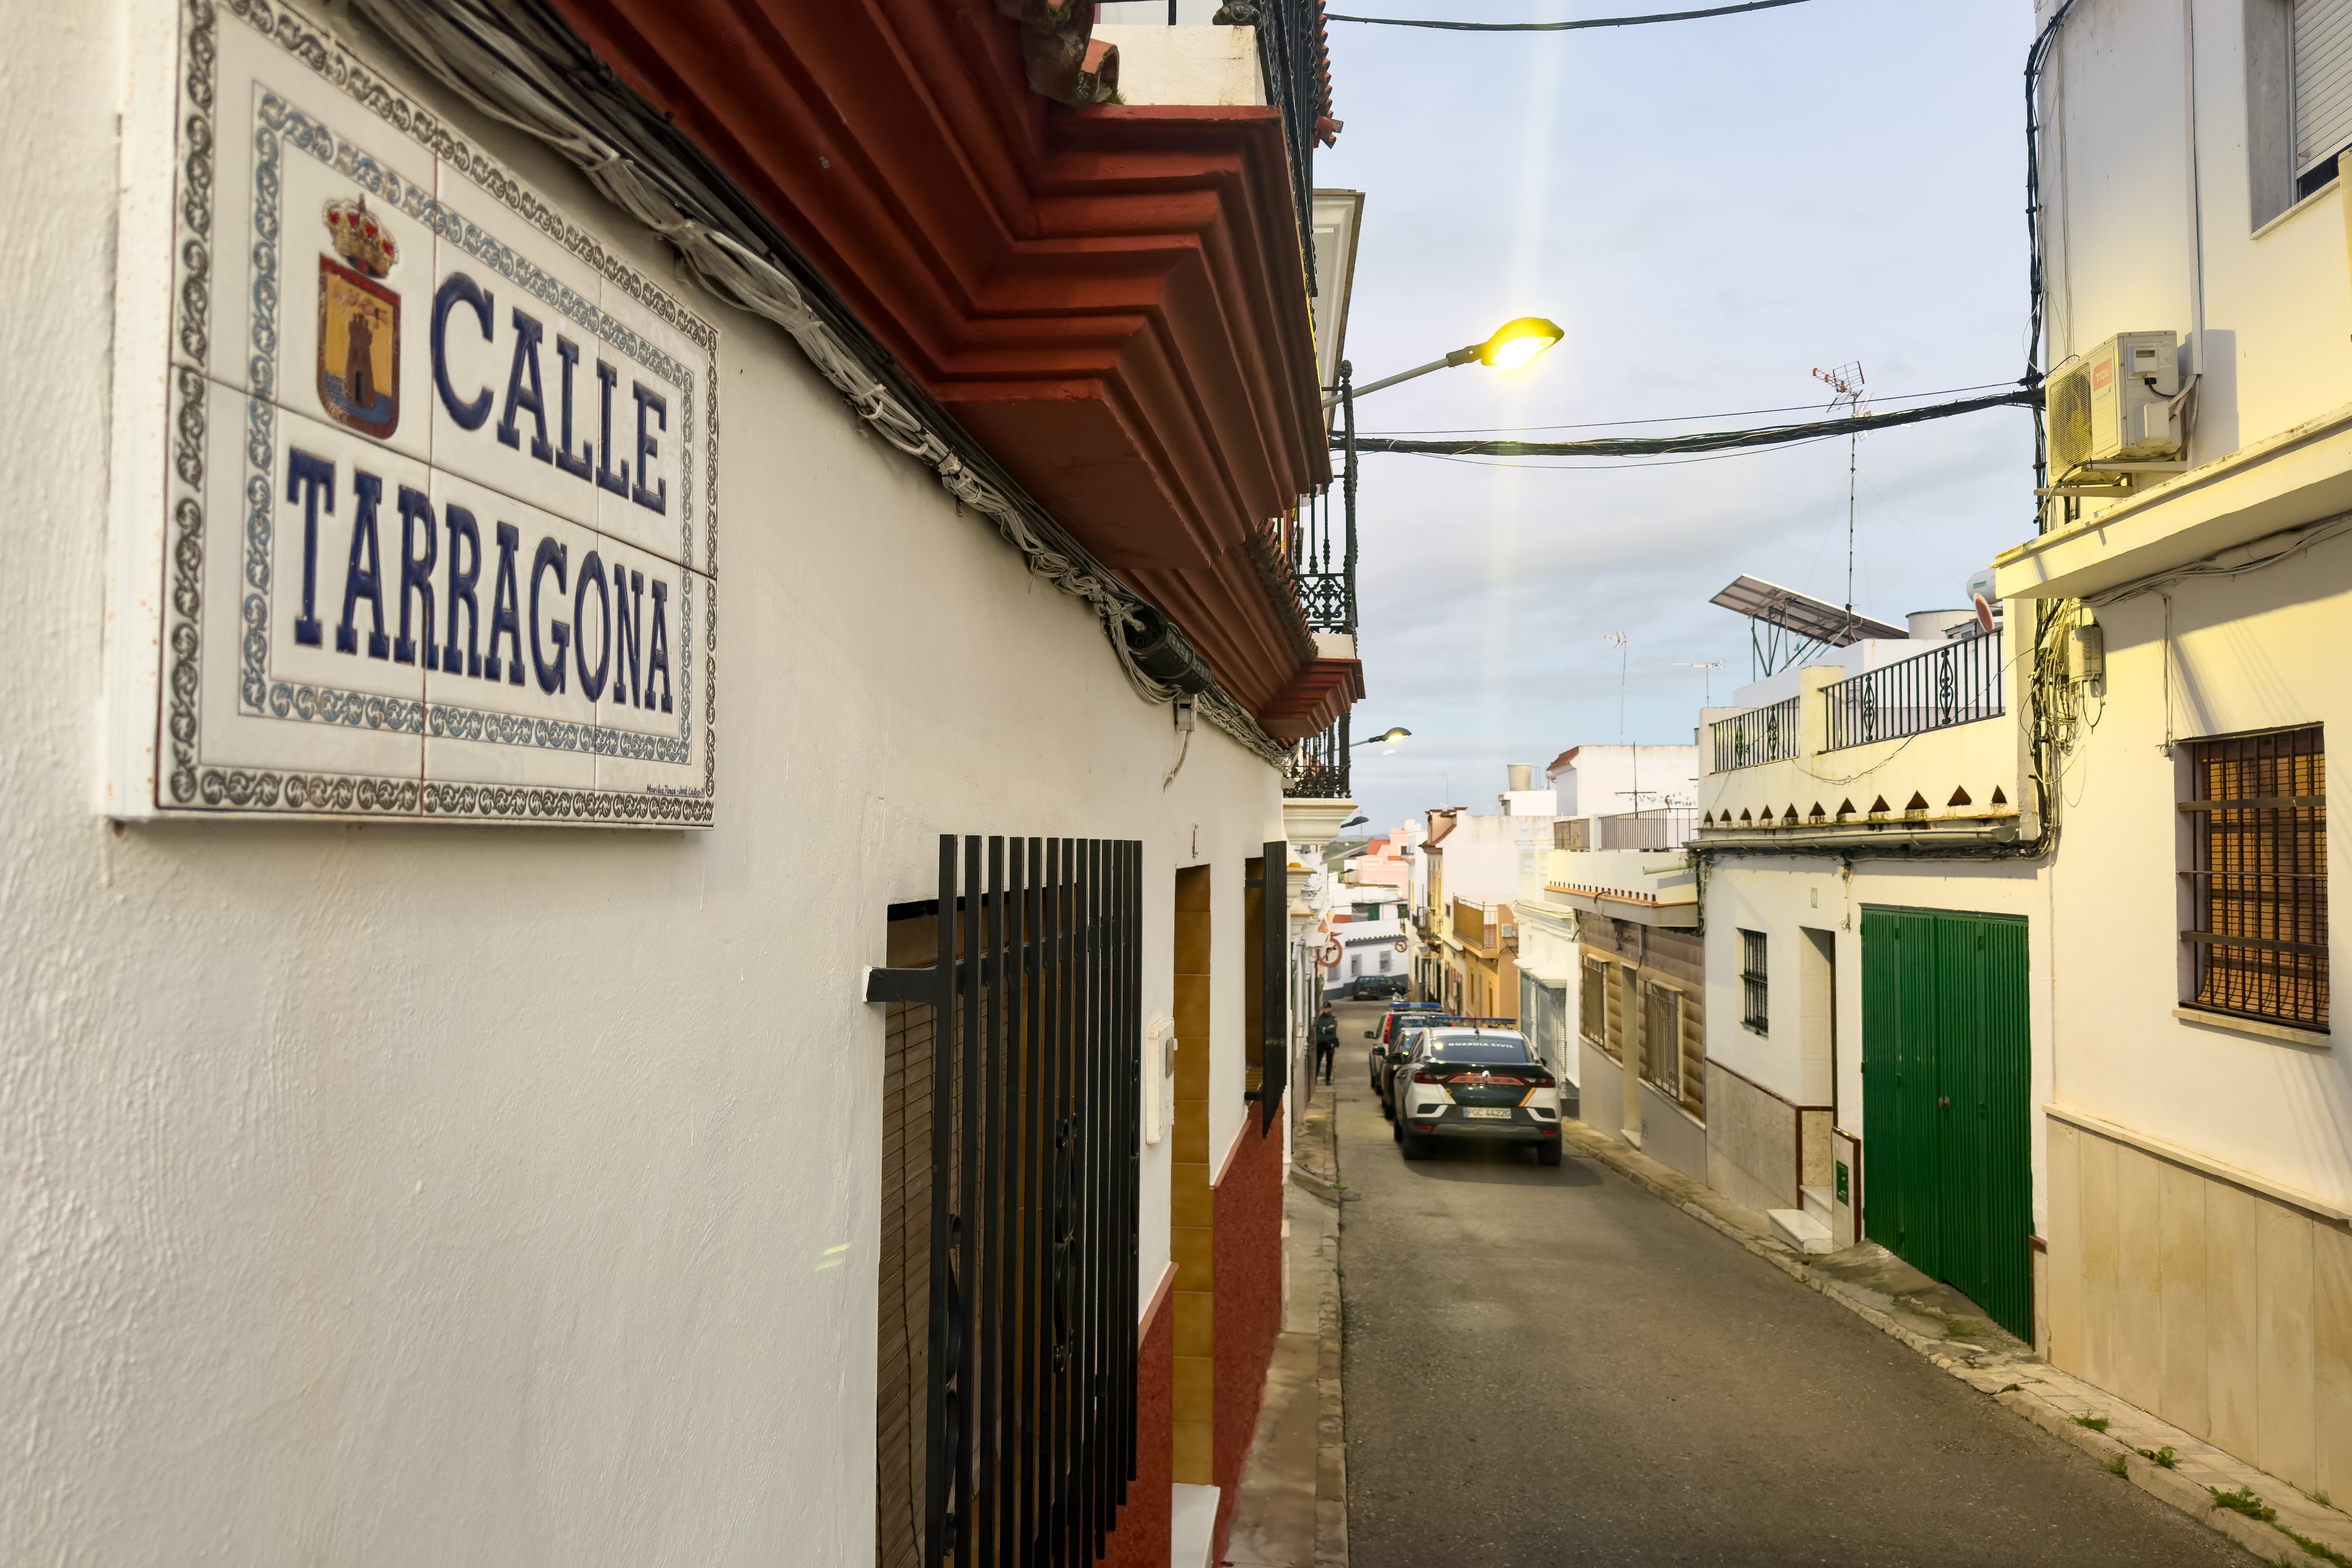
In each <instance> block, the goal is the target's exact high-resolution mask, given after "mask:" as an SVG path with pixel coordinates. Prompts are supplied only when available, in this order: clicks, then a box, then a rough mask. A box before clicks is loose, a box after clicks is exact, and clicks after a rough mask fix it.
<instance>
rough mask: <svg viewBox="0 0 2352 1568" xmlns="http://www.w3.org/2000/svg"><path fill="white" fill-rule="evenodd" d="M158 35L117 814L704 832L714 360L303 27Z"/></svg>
mask: <svg viewBox="0 0 2352 1568" xmlns="http://www.w3.org/2000/svg"><path fill="white" fill-rule="evenodd" d="M248 18H249V19H248ZM180 27H181V32H182V37H181V39H180V44H181V47H180V48H179V50H178V51H177V56H176V65H175V72H176V79H173V81H171V82H170V83H169V85H168V88H167V87H166V86H165V84H164V83H163V81H162V80H161V79H160V77H159V78H158V79H157V80H156V82H155V83H154V87H155V89H157V91H158V93H159V94H160V93H161V92H163V91H168V92H170V94H171V95H172V97H173V100H175V102H174V103H173V105H171V106H170V107H172V109H173V113H172V115H171V124H170V134H171V138H172V141H171V153H170V159H171V163H170V168H169V175H168V177H169V180H170V188H171V189H172V191H173V199H172V202H171V212H170V216H169V239H168V242H167V243H168V245H169V252H168V262H167V261H165V260H164V259H163V258H162V257H161V256H150V255H148V254H147V251H146V249H144V248H137V249H136V250H135V253H134V254H131V256H130V257H129V258H128V259H126V263H125V266H124V278H123V285H124V289H125V290H126V291H131V290H135V289H140V288H143V287H146V286H149V285H152V287H153V288H154V289H156V290H157V291H159V292H163V293H168V296H169V305H168V310H164V309H163V308H160V307H159V308H158V309H156V310H154V311H152V320H153V321H154V322H155V324H156V325H157V326H158V327H159V328H161V329H162V330H163V331H165V332H166V333H167V334H168V347H167V348H166V349H163V350H162V351H161V352H158V353H155V355H154V369H155V370H156V371H157V372H158V373H159V375H158V377H157V378H155V379H156V380H158V381H159V382H160V385H159V386H158V387H157V388H156V390H157V391H158V392H160V395H161V396H160V402H159V401H158V399H157V398H156V397H154V396H152V395H150V396H149V397H147V398H145V399H144V400H143V401H142V399H141V398H139V397H137V396H135V395H134V396H132V397H131V399H130V400H129V404H130V405H129V407H128V408H127V410H126V411H125V412H124V413H123V414H122V415H121V416H119V421H120V424H121V428H122V432H123V437H124V441H125V444H126V447H127V454H126V457H125V458H124V463H125V464H129V465H131V466H132V467H133V468H135V467H136V465H137V464H138V463H139V462H141V461H142V460H143V461H145V462H147V463H150V464H152V473H153V474H154V476H155V479H154V480H153V481H152V483H151V482H147V480H146V479H144V477H143V476H140V475H138V474H136V473H134V475H133V480H134V482H132V483H131V485H129V486H128V487H118V488H119V489H126V491H127V496H128V499H124V497H122V496H119V497H118V501H117V505H116V515H115V519H114V526H115V528H116V530H117V531H119V532H123V533H125V534H126V535H127V536H128V539H129V545H128V546H123V545H118V548H117V550H116V552H115V556H114V561H115V564H116V567H117V569H118V571H119V572H121V573H122V574H123V575H124V576H125V578H126V579H127V580H128V582H129V584H130V587H131V590H132V591H131V592H130V593H127V594H126V593H121V592H119V593H118V595H117V598H116V604H117V622H118V624H119V625H121V626H123V628H124V629H125V631H129V630H132V629H137V628H138V627H140V626H142V620H141V616H142V615H143V616H145V617H146V622H145V623H144V629H145V630H146V632H147V634H148V646H151V647H152V650H153V651H152V658H154V660H155V663H156V668H155V670H154V672H153V678H152V680H150V681H148V682H147V683H146V684H145V686H144V687H143V688H142V685H141V684H140V682H139V681H138V680H137V679H132V678H131V676H129V675H126V674H125V673H124V670H125V669H126V668H128V666H129V665H131V664H132V663H135V658H133V653H134V652H135V649H136V648H137V647H138V646H139V644H138V643H137V642H136V640H135V639H131V638H129V637H125V638H124V639H123V640H122V642H121V644H120V645H119V646H118V647H117V648H116V649H115V650H113V653H112V656H111V658H112V664H113V666H114V668H111V669H110V678H109V694H110V702H115V703H121V702H126V701H131V702H135V701H136V700H139V699H140V696H141V695H142V693H152V697H150V698H148V700H152V713H150V714H149V715H148V716H147V718H146V723H147V724H149V725H152V737H153V740H152V750H149V751H146V752H141V753H139V755H138V758H137V761H138V762H139V763H140V765H138V766H127V765H125V763H124V760H123V759H122V758H121V757H118V759H117V761H116V763H115V765H114V766H113V767H112V768H111V769H110V781H109V788H110V791H111V792H112V798H111V799H110V802H109V806H108V808H109V809H110V810H112V811H114V812H115V813H116V814H117V815H122V816H147V815H178V814H183V813H185V814H190V815H198V814H206V813H219V814H247V815H250V814H257V813H258V814H278V815H285V814H289V813H290V814H295V815H303V816H315V815H321V814H324V815H331V816H363V817H368V818H373V819H383V818H386V817H392V818H402V817H405V818H409V819H414V820H424V821H429V820H436V819H438V820H457V821H472V822H516V821H521V822H541V823H583V824H603V825H612V826H709V823H710V821H711V819H712V807H713V783H714V777H715V771H714V767H713V752H712V725H713V721H714V720H715V718H716V715H717V704H716V697H715V688H716V678H717V647H716V639H715V636H714V635H713V626H714V619H713V616H714V597H715V588H716V577H717V568H718V548H717V541H716V536H715V529H714V523H715V518H714V510H715V502H716V500H717V476H718V461H719V451H718V435H717V427H718V408H717V394H716V381H717V377H716V373H717V367H718V350H719V337H718V332H717V330H716V329H715V328H714V327H712V326H711V325H710V323H709V322H708V321H704V320H703V319H701V318H700V317H699V316H698V315H696V314H695V313H694V312H693V311H691V310H688V309H687V308H686V307H685V306H684V305H683V304H682V303H681V302H680V301H679V300H677V298H675V297H674V296H673V295H671V294H670V293H669V292H667V290H666V289H663V288H662V287H660V286H659V285H658V284H656V283H655V282H653V281H652V280H650V279H647V278H646V277H645V276H644V275H643V274H642V273H640V272H639V271H638V270H637V269H636V268H635V267H634V266H633V265H631V263H630V262H629V261H628V260H627V259H625V258H623V257H622V256H620V255H617V254H615V253H614V251H612V250H609V249H607V248H606V247H605V245H604V242H603V241H601V240H600V239H599V238H598V237H596V236H595V235H593V234H591V233H589V232H587V231H585V230H584V229H583V228H582V227H581V226H580V225H579V224H578V223H577V222H576V221H575V220H574V218H573V217H572V216H571V215H568V214H567V213H565V212H564V211H563V210H562V208H560V207H558V206H557V205H553V204H551V203H550V202H549V201H547V200H546V199H544V198H543V197H541V195H539V194H538V193H537V192H535V191H534V190H533V189H532V188H531V187H530V185H529V184H525V183H524V182H523V181H522V180H521V179H520V178H519V177H518V176H516V175H515V174H512V173H510V172H509V171H508V170H507V169H505V168H503V167H502V166H500V165H499V164H498V163H494V162H492V161H491V160H490V159H489V158H488V156H487V155H485V154H484V153H481V152H480V151H479V150H478V149H477V148H475V147H474V146H473V145H472V144H471V143H470V142H468V141H467V138H466V136H465V135H464V134H463V133H461V132H459V131H457V129H456V128H454V127H453V126H451V125H450V124H448V123H447V122H446V121H441V120H440V119H439V118H438V117H437V116H436V115H435V114H434V113H433V112H432V111H431V110H428V109H426V108H425V107H424V106H422V105H421V104H418V103H416V102H415V101H414V100H411V99H409V98H408V97H407V96H406V95H405V94H404V91H403V90H402V89H400V88H398V87H397V86H396V85H394V83H393V82H391V81H389V80H388V79H385V78H384V77H383V76H382V75H380V74H378V72H377V70H376V69H375V68H374V66H373V64H372V63H371V62H369V61H366V60H364V59H362V58H358V57H357V56H355V55H353V54H352V53H350V52H349V51H348V50H347V48H346V47H344V46H343V45H342V44H341V43H339V42H338V41H336V40H334V39H332V38H330V37H327V36H325V35H323V34H318V33H314V32H312V31H310V28H309V27H308V26H307V25H306V24H304V23H302V22H300V21H299V19H298V18H297V17H296V16H294V15H293V14H292V13H289V12H285V11H282V10H278V8H276V7H274V6H265V5H263V4H262V3H261V0H224V3H221V4H217V5H215V4H210V3H206V0H189V3H188V4H187V5H185V6H184V9H183V10H182V11H181V21H180ZM151 107H152V106H151ZM132 140H133V142H134V145H135V143H136V138H135V135H134V136H133V138H132ZM159 142H160V139H159ZM131 162H132V163H134V164H135V163H136V158H135V156H134V158H133V159H132V160H131ZM158 162H159V163H160V160H158ZM126 203H127V205H126V213H127V215H128V216H129V217H130V219H131V221H128V222H127V223H126V231H127V232H126V247H127V248H131V247H136V246H137V242H138V240H139V239H140V238H141V237H160V236H161V234H162V231H163V221H162V220H161V219H158V221H157V222H155V223H154V224H153V225H152V226H150V227H149V228H148V229H144V230H142V228H141V226H140V225H139V224H138V223H137V222H136V221H135V220H136V217H137V214H138V211H139V204H138V202H137V200H136V198H135V194H134V195H132V196H127V197H126ZM142 258H144V259H143V261H142ZM142 268H143V270H144V273H145V276H144V278H143V279H142ZM131 314H132V317H133V319H137V316H138V313H137V312H135V311H134V312H132V313H131ZM167 316H168V322H166V317H167ZM138 352H139V350H138V348H137V346H135V345H134V346H133V347H132V349H131V353H132V356H133V357H134V359H135V357H136V355H137V353H138ZM134 385H135V384H134ZM121 468H122V466H121V465H119V466H118V471H119V472H120V471H121ZM142 487H143V488H142ZM141 510H143V511H145V512H146V515H145V516H143V517H142V516H136V515H132V514H133V513H134V512H136V511H141ZM142 538H144V539H145V540H146V541H147V542H148V545H149V548H148V549H147V550H146V552H145V553H144V557H143V561H144V563H147V569H151V570H152V572H153V573H154V574H155V575H154V578H153V579H152V583H151V584H149V585H146V591H145V592H143V593H141V592H138V591H137V590H139V589H140V588H141V587H142V584H139V583H138V581H137V579H138V577H139V575H140V572H141V570H142V554H141V552H140V551H139V550H138V549H137V548H136V545H137V543H138V542H139V540H140V539H142ZM113 729H114V731H115V732H116V736H117V741H116V746H117V750H118V751H119V752H136V751H137V747H136V744H135V741H136V737H137V734H138V727H137V723H136V721H118V722H116V723H115V724H114V725H113ZM126 735H127V736H130V737H131V738H132V739H131V742H129V743H126V742H124V740H123V739H122V737H124V736H126Z"/></svg>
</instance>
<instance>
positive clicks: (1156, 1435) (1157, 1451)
mask: <svg viewBox="0 0 2352 1568" xmlns="http://www.w3.org/2000/svg"><path fill="white" fill-rule="evenodd" d="M1171 1283H1172V1279H1171V1281H1169V1282H1163V1284H1162V1285H1161V1288H1160V1293H1159V1294H1158V1295H1157V1296H1155V1297H1154V1298H1153V1299H1152V1302H1151V1306H1150V1310H1149V1311H1148V1313H1147V1314H1146V1316H1145V1318H1144V1320H1143V1324H1142V1330H1141V1334H1140V1337H1139V1341H1138V1343H1137V1347H1136V1368H1135V1479H1133V1480H1132V1481H1129V1483H1128V1487H1127V1503H1126V1506H1125V1507H1123V1508H1121V1509H1120V1510H1118V1528H1117V1529H1115V1530H1113V1531H1111V1532H1110V1538H1109V1540H1108V1541H1107V1542H1105V1543H1104V1546H1103V1556H1102V1561H1103V1563H1105V1564H1106V1568H1169V1563H1168V1556H1169V1550H1168V1549H1169V1541H1168V1531H1169V1526H1170V1524H1171V1519H1170V1509H1171V1502H1172V1500H1173V1494H1172V1493H1171V1491H1170V1488H1171V1486H1172V1485H1173V1484H1174V1482H1175V1478H1176V1448H1175V1432H1176V1426H1175V1422H1176V1304H1175V1301H1174V1300H1172V1299H1171V1298H1172V1291H1171V1289H1170V1285H1171Z"/></svg>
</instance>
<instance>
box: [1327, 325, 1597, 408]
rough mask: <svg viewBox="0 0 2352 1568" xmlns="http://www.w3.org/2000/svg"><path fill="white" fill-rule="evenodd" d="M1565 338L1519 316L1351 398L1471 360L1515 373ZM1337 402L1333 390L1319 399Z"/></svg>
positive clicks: (1556, 328) (1553, 328)
mask: <svg viewBox="0 0 2352 1568" xmlns="http://www.w3.org/2000/svg"><path fill="white" fill-rule="evenodd" d="M1567 335H1568V334H1567V333H1566V332H1564V331H1561V330H1560V328H1559V323H1558V322H1556V321H1545V320H1544V319H1543V318H1542V317H1541V316H1521V317H1520V318H1519V319H1518V320H1517V321H1506V322H1504V323H1503V324H1502V325H1501V326H1499V327H1497V328H1496V329H1495V335H1494V336H1493V337H1491V338H1488V339H1487V340H1486V342H1483V343H1472V344H1470V345H1469V346H1468V347H1467V348H1459V349H1455V350H1454V352H1453V353H1450V354H1447V355H1446V356H1445V357H1444V359H1433V360H1431V361H1430V362H1429V363H1427V364H1424V365H1416V366H1415V367H1413V368H1412V370H1408V371H1401V372H1399V373H1398V374H1395V375H1390V376H1383V377H1381V379H1380V380H1378V381H1370V382H1366V383H1365V384H1363V385H1361V386H1360V387H1357V388H1356V390H1355V395H1357V396H1358V397H1361V396H1363V395H1366V394H1367V393H1373V392H1378V391H1380V390H1381V388H1382V387H1384V386H1394V385H1395V384H1397V383H1399V382H1401V381H1411V380H1412V378H1413V377H1414V376H1417V375H1427V374H1429V373H1430V372H1431V371H1433V370H1448V369H1451V368H1452V367H1454V365H1457V364H1468V363H1470V362H1471V361H1472V360H1476V361H1477V362H1478V363H1480V364H1490V365H1493V366H1494V367H1495V368H1496V370H1516V369H1517V368H1518V367H1519V366H1520V365H1523V364H1525V363H1528V361H1529V360H1531V359H1533V358H1535V357H1536V355H1538V354H1539V353H1543V352H1544V350H1546V349H1548V348H1549V347H1551V346H1552V344H1554V343H1556V342H1559V340H1560V339H1562V338H1564V337H1566V336H1567ZM1337 402H1339V393H1338V392H1337V391H1336V390H1335V391H1333V392H1332V393H1331V394H1330V395H1328V396H1327V397H1326V398H1324V399H1323V406H1324V407H1326V408H1328V407H1330V406H1331V405H1333V404H1335V403H1337Z"/></svg>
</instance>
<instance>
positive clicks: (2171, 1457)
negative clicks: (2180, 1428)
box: [2132, 1445, 2180, 1469]
mask: <svg viewBox="0 0 2352 1568" xmlns="http://www.w3.org/2000/svg"><path fill="white" fill-rule="evenodd" d="M2132 1452H2133V1453H2135V1454H2137V1455H2138V1456H2139V1457H2140V1458H2143V1459H2149V1460H2153V1461H2154V1462H2155V1463H2157V1464H2158V1465H2160V1466H2162V1467H2163V1468H2166V1469H2171V1468H2173V1467H2174V1466H2175V1465H2177V1464H2179V1462H2180V1456H2179V1455H2178V1454H2176V1453H2174V1452H2173V1451H2172V1448H2171V1447H2170V1446H2169V1445H2167V1446H2166V1447H2161V1448H2134V1449H2133V1450H2132Z"/></svg>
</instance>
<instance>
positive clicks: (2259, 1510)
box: [2118, 1460, 2278, 1524]
mask: <svg viewBox="0 0 2352 1568" xmlns="http://www.w3.org/2000/svg"><path fill="white" fill-rule="evenodd" d="M2118 1462H2119V1463H2120V1460H2118ZM2206 1490H2207V1491H2209V1492H2211V1493H2212V1494H2213V1502H2214V1506H2215V1507H2217V1508H2226V1509H2228V1510H2230V1511H2231V1513H2242V1514H2244V1515H2245V1516H2246V1517H2247V1518H2248V1519H2259V1520H2261V1521H2263V1523H2264V1524H2273V1523H2275V1522H2276V1521H2277V1520H2278V1510H2276V1509H2274V1508H2273V1507H2272V1506H2271V1505H2270V1504H2268V1503H2266V1502H2264V1501H2263V1500H2262V1499H2261V1498H2258V1497H2256V1496H2255V1495H2254V1492H2253V1489H2252V1488H2251V1487H2240V1488H2239V1489H2237V1490H2235V1491H2229V1492H2225V1491H2223V1490H2222V1489H2221V1488H2220V1487H2207V1488H2206Z"/></svg>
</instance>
